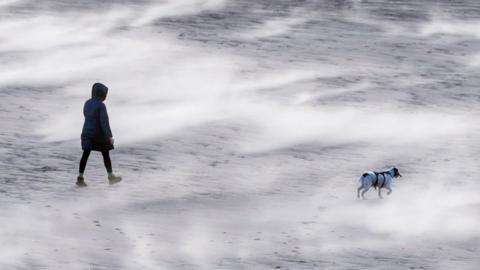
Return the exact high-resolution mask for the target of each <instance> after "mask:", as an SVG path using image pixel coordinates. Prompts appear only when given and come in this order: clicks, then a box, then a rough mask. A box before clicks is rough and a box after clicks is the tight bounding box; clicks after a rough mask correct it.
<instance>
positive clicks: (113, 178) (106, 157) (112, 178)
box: [102, 151, 122, 185]
mask: <svg viewBox="0 0 480 270" xmlns="http://www.w3.org/2000/svg"><path fill="white" fill-rule="evenodd" d="M102 156H103V163H104V164H105V169H107V173H108V182H109V183H110V185H113V184H115V183H118V182H120V181H122V177H120V176H118V175H114V174H113V170H112V161H111V160H110V153H109V151H102Z"/></svg>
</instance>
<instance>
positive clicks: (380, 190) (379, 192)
mask: <svg viewBox="0 0 480 270" xmlns="http://www.w3.org/2000/svg"><path fill="white" fill-rule="evenodd" d="M378 197H379V198H380V199H383V197H382V188H381V187H379V188H378Z"/></svg>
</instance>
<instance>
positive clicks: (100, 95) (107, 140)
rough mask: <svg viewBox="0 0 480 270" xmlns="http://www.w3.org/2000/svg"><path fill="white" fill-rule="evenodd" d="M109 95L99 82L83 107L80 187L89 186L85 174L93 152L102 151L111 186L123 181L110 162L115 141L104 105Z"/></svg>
mask: <svg viewBox="0 0 480 270" xmlns="http://www.w3.org/2000/svg"><path fill="white" fill-rule="evenodd" d="M107 93H108V87H106V86H105V85H103V84H101V83H98V82H97V83H95V84H93V86H92V98H90V99H89V100H87V101H86V102H85V105H84V106H83V115H84V117H85V122H84V124H83V129H82V135H81V141H82V150H83V155H82V158H81V159H80V168H79V174H78V177H77V183H76V184H77V186H80V187H85V186H87V184H86V183H85V179H84V177H83V173H84V172H85V167H86V166H87V160H88V157H89V155H90V152H91V151H100V152H101V153H102V156H103V163H104V164H105V168H106V169H107V173H108V181H109V183H110V184H115V183H118V182H120V181H121V180H122V178H121V177H120V176H117V175H114V174H113V171H112V161H111V160H110V150H112V149H113V142H114V140H113V135H112V131H111V129H110V123H109V121H108V114H107V107H106V106H105V104H104V103H103V101H104V100H105V98H106V97H107Z"/></svg>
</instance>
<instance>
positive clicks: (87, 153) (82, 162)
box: [77, 150, 90, 187]
mask: <svg viewBox="0 0 480 270" xmlns="http://www.w3.org/2000/svg"><path fill="white" fill-rule="evenodd" d="M88 156H90V150H84V151H83V154H82V158H81V159H80V166H79V169H78V177H77V186H80V187H85V186H87V184H85V181H84V179H83V173H84V172H85V167H86V166H87V161H88Z"/></svg>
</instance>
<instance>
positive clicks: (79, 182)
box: [76, 176, 87, 187]
mask: <svg viewBox="0 0 480 270" xmlns="http://www.w3.org/2000/svg"><path fill="white" fill-rule="evenodd" d="M84 180H85V179H83V176H79V177H77V183H76V184H77V186H79V187H86V186H87V184H85V181H84Z"/></svg>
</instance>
